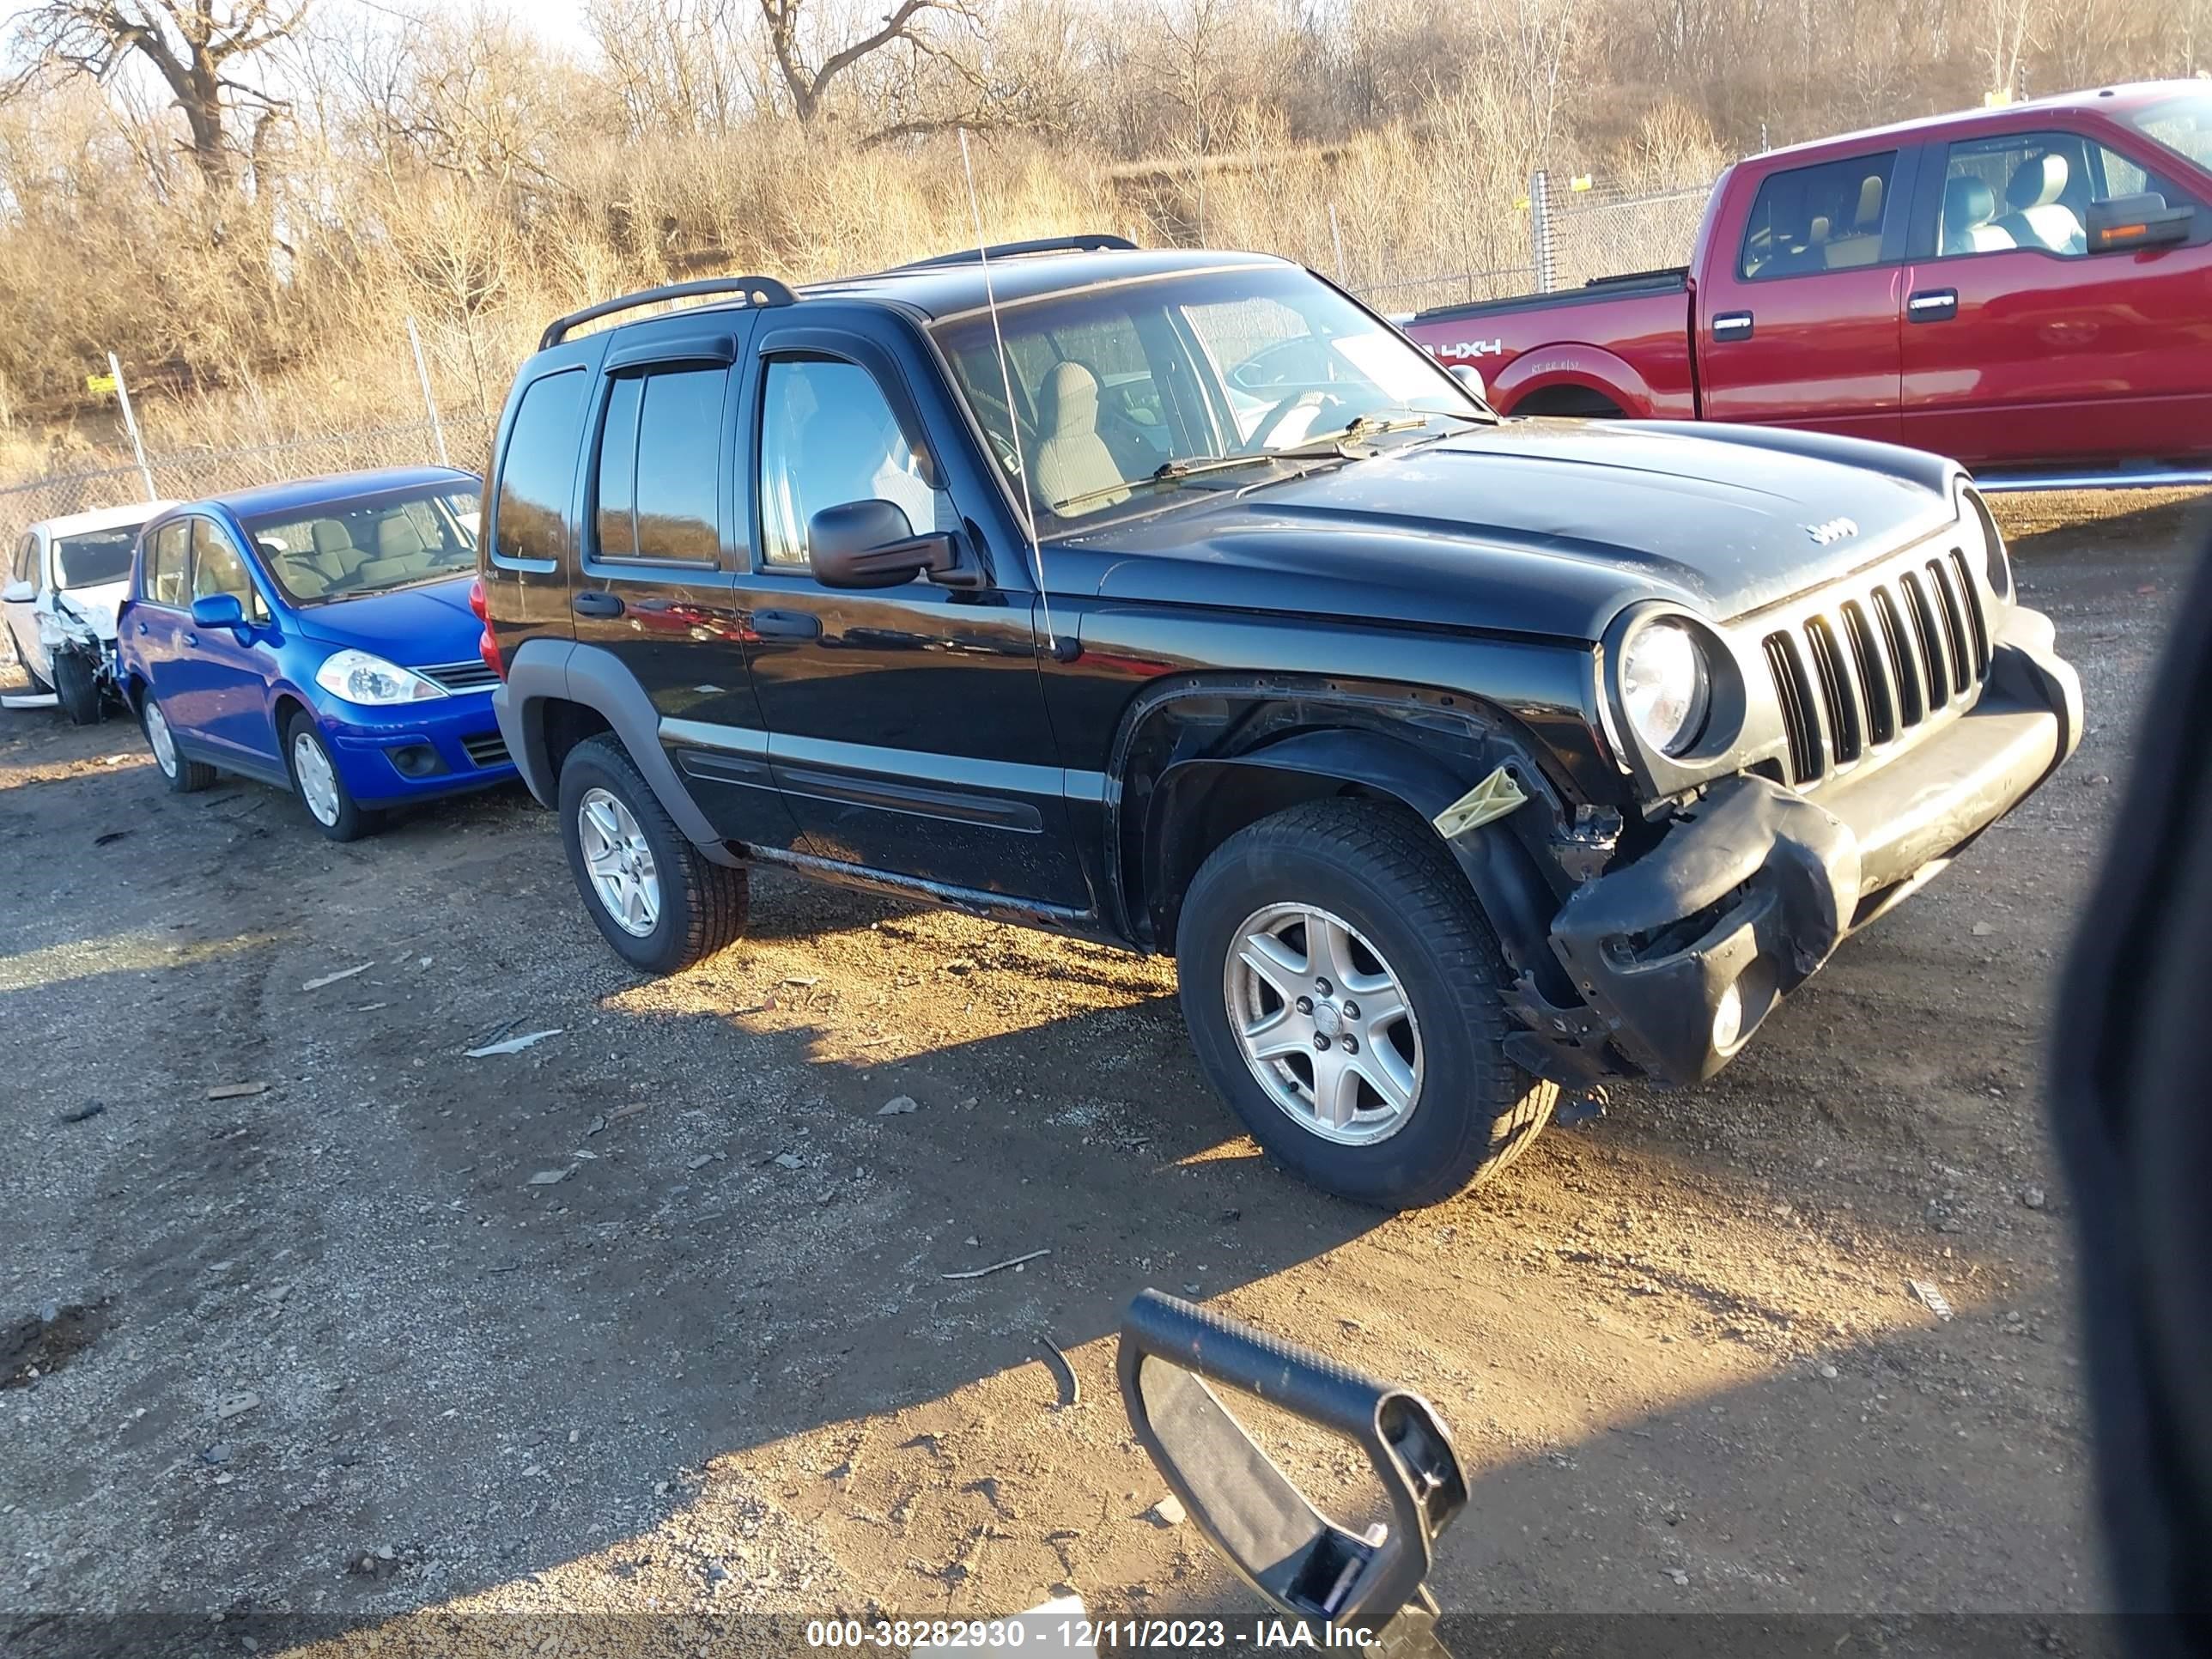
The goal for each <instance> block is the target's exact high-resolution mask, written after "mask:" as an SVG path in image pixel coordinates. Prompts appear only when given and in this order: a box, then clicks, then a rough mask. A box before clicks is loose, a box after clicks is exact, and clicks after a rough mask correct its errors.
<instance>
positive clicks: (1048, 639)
mask: <svg viewBox="0 0 2212 1659" xmlns="http://www.w3.org/2000/svg"><path fill="white" fill-rule="evenodd" d="M960 165H961V166H962V167H963V168H965V169H966V170H967V173H968V208H969V212H971V213H973V214H974V215H975V257H976V258H977V259H978V260H980V261H981V264H982V266H983V304H984V306H985V307H987V309H988V310H989V311H990V313H991V337H992V339H994V341H996V342H997V343H998V347H999V383H1000V386H1003V387H1004V388H1005V390H1006V429H1007V431H1008V432H1009V433H1010V434H1012V437H1013V441H1014V471H1016V472H1018V474H1020V475H1021V476H1020V478H1019V483H1020V484H1021V489H1020V491H1019V492H1018V493H1019V495H1020V496H1021V501H1022V528H1023V529H1024V530H1026V531H1027V532H1029V538H1030V556H1031V557H1032V558H1033V559H1035V560H1036V585H1037V598H1038V599H1039V600H1040V601H1042V604H1043V606H1044V648H1045V651H1046V653H1047V654H1048V655H1053V656H1056V655H1058V654H1059V651H1060V635H1059V634H1058V633H1057V632H1056V631H1054V628H1053V625H1052V595H1051V594H1050V593H1048V592H1046V591H1045V585H1044V545H1043V544H1042V543H1041V542H1039V541H1038V540H1037V530H1036V507H1035V506H1034V505H1033V504H1032V503H1031V502H1030V467H1029V463H1028V462H1027V461H1025V460H1024V459H1022V421H1021V416H1019V415H1018V414H1017V413H1016V412H1015V410H1014V371H1013V369H1012V367H1011V365H1010V363H1009V361H1008V359H1007V356H1006V335H1005V334H1004V333H1003V332H1001V331H1000V328H999V296H998V295H997V294H996V293H995V292H994V291H993V289H992V286H991V251H990V248H989V247H988V246H987V240H988V239H987V238H986V237H985V236H984V234H983V203H982V198H981V197H979V196H977V195H976V194H975V162H974V161H972V160H971V159H969V155H968V129H967V128H965V127H963V128H961V129H960Z"/></svg>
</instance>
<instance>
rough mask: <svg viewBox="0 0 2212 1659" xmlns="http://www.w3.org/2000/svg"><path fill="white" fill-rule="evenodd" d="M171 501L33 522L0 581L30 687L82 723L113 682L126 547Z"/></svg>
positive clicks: (95, 715) (11, 635)
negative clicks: (49, 695) (51, 697)
mask: <svg viewBox="0 0 2212 1659" xmlns="http://www.w3.org/2000/svg"><path fill="white" fill-rule="evenodd" d="M174 505H175V503H174V502H173V501H139V502H134V503H133V504H132V505H131V506H129V507H101V508H100V509H99V510H98V511H96V512H92V513H70V515H69V516H67V517H66V518H60V519H47V520H43V521H41V522H40V523H38V524H34V525H33V526H31V527H30V528H29V529H28V530H26V531H25V532H23V535H22V538H21V540H20V541H18V542H17V543H16V544H15V553H14V554H13V555H12V556H10V558H9V562H8V574H7V584H6V586H4V587H0V619H4V622H5V624H6V629H7V634H8V640H9V644H10V645H11V646H12V647H14V649H15V659H16V660H17V661H19V662H21V664H22V665H23V671H24V672H25V673H27V674H28V675H29V676H30V678H31V689H32V690H33V691H42V692H43V691H52V692H53V693H55V694H56V696H57V697H58V700H59V702H60V703H61V706H62V707H63V708H64V709H66V710H67V711H68V712H69V717H70V719H71V720H74V721H76V723H77V724H78V725H79V726H89V725H91V724H92V723H93V722H94V721H95V720H99V719H100V715H101V714H102V712H103V711H104V709H105V707H106V700H107V697H108V696H109V695H110V693H111V692H112V690H113V687H114V671H115V611H116V607H117V606H118V605H121V604H122V603H123V599H124V596H125V594H126V593H128V592H130V591H131V549H132V547H133V546H134V545H135V544H137V540H138V532H139V529H140V527H141V526H143V525H144V524H145V523H146V521H147V520H149V519H151V518H153V517H154V516H155V514H157V513H166V512H167V511H168V509H169V508H170V507H173V506H174Z"/></svg>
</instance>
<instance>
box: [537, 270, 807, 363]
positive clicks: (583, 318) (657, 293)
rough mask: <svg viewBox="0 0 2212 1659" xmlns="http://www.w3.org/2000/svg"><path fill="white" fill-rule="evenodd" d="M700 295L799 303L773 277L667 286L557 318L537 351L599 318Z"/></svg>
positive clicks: (703, 279)
mask: <svg viewBox="0 0 2212 1659" xmlns="http://www.w3.org/2000/svg"><path fill="white" fill-rule="evenodd" d="M702 294H742V295H744V296H745V298H746V300H747V301H750V303H751V304H753V305H756V306H788V305H796V304H798V303H799V296H798V295H796V294H793V292H792V291H791V289H789V288H788V287H787V286H786V285H785V284H784V283H780V282H778V281H777V280H776V279H775V277H773V276H702V277H701V278H700V279H699V280H698V281H697V282H696V283H666V284H664V285H663V286H662V287H659V288H647V289H639V290H638V291H637V292H636V293H635V294H625V295H623V296H622V297H621V298H620V299H618V300H602V301H599V304H597V305H595V306H586V307H584V308H583V309H582V310H581V311H572V312H570V313H568V315H567V316H565V317H556V318H555V319H553V320H552V321H551V322H550V323H548V324H546V325H545V331H544V333H543V334H541V335H539V336H538V349H539V350H540V351H550V350H551V349H553V348H554V347H555V346H556V345H559V344H560V343H561V342H562V341H563V340H565V339H566V338H568V331H569V330H570V329H572V328H577V327H580V326H581V325H583V324H586V323H589V322H595V321H597V320H598V319H599V318H601V317H611V316H613V315H614V314H615V313H617V312H618V311H632V310H635V308H636V307H639V306H650V305H658V304H659V303H660V302H661V301H665V300H690V299H694V298H696V297H697V296H698V295H702Z"/></svg>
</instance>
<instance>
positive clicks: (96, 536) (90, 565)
mask: <svg viewBox="0 0 2212 1659" xmlns="http://www.w3.org/2000/svg"><path fill="white" fill-rule="evenodd" d="M138 528H139V527H138V526H137V525H135V524H119V525H117V526H115V527H114V528H113V529H112V530H88V531H86V532H83V533H82V534H81V535H76V536H62V537H58V538H56V539H55V541H54V576H55V582H54V586H57V587H58V588H60V589H61V590H62V591H63V592H74V591H75V590H76V589H78V588H84V587H105V586H107V585H108V584H109V583H110V582H119V581H127V580H130V577H131V549H132V548H134V547H135V546H137V542H138Z"/></svg>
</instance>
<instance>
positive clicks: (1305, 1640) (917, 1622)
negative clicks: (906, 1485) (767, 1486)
mask: <svg viewBox="0 0 2212 1659" xmlns="http://www.w3.org/2000/svg"><path fill="white" fill-rule="evenodd" d="M1373 1638H1374V1632H1371V1631H1367V1630H1357V1629H1352V1628H1351V1627H1349V1626H1346V1627H1342V1628H1336V1627H1332V1626H1328V1625H1318V1626H1316V1625H1313V1624H1310V1623H1308V1622H1307V1621H1305V1620H1297V1619H1255V1620H1253V1621H1252V1622H1251V1623H1250V1624H1249V1626H1245V1625H1236V1624H1232V1623H1231V1622H1230V1621H1229V1620H1221V1619H1087V1618H1064V1617H1060V1616H1059V1615H1058V1614H1056V1613H1055V1614H1052V1615H1040V1614H1037V1613H1030V1614H1027V1615H1016V1616H1015V1617H1013V1618H1011V1619H966V1620H963V1619H914V1620H908V1619H896V1620H870V1621H863V1620H857V1619H834V1620H809V1621H808V1623H807V1626H806V1644H807V1645H808V1646H809V1647H811V1648H816V1649H831V1650H835V1649H838V1648H849V1649H856V1650H877V1651H890V1652H910V1653H912V1654H914V1655H916V1656H920V1655H924V1654H932V1655H934V1654H951V1653H960V1652H970V1653H974V1652H982V1653H989V1652H1007V1651H1012V1650H1021V1649H1029V1650H1034V1651H1036V1652H1037V1653H1040V1654H1055V1653H1056V1654H1091V1653H1099V1652H1113V1651H1129V1652H1138V1651H1147V1650H1149V1651H1155V1652H1166V1653H1188V1652H1197V1651H1202V1650H1212V1649H1234V1648H1248V1649H1254V1650H1260V1651H1263V1652H1265V1651H1270V1650H1299V1649H1310V1650H1315V1651H1320V1650H1324V1649H1332V1648H1333V1649H1340V1650H1345V1651H1348V1652H1353V1653H1357V1652H1358V1651H1360V1650H1363V1649H1364V1648H1365V1647H1366V1646H1367V1644H1369V1643H1370V1641H1371V1640H1372V1639H1373Z"/></svg>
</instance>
